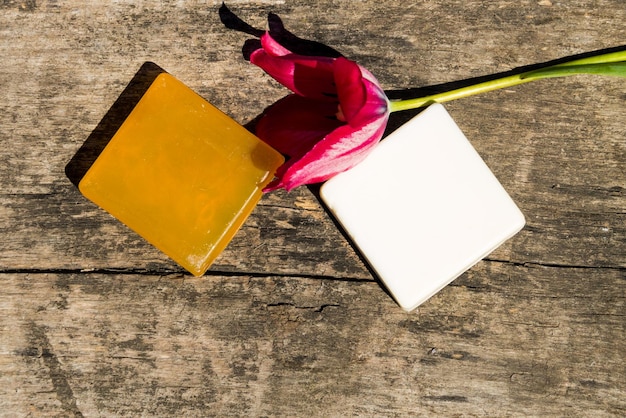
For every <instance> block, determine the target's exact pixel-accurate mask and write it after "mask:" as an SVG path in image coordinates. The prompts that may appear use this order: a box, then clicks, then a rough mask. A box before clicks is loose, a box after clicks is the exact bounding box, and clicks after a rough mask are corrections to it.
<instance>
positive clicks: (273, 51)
mask: <svg viewBox="0 0 626 418" xmlns="http://www.w3.org/2000/svg"><path fill="white" fill-rule="evenodd" d="M261 45H262V46H263V49H264V50H265V52H267V53H268V54H270V55H273V56H275V57H282V56H285V55H289V54H291V51H290V50H288V49H287V48H285V47H284V46H282V45H281V44H279V43H278V41H277V40H276V39H274V38H273V37H272V36H271V35H270V34H269V32H265V33H264V34H263V35H261Z"/></svg>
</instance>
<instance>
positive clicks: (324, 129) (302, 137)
mask: <svg viewBox="0 0 626 418" xmlns="http://www.w3.org/2000/svg"><path fill="white" fill-rule="evenodd" d="M336 111H337V104H336V103H331V102H321V101H317V100H312V99H307V98H305V97H301V96H298V95H295V94H292V95H289V96H287V97H285V98H283V99H281V100H279V101H278V102H276V103H275V104H273V105H272V106H271V107H270V108H269V109H267V110H266V112H265V114H264V115H263V117H261V119H260V120H259V121H258V123H257V126H256V135H257V136H258V137H259V138H261V139H262V140H263V141H265V142H266V143H267V144H269V145H270V146H271V147H273V148H274V149H276V150H278V151H279V152H281V153H283V154H285V155H288V156H290V157H294V158H299V157H300V156H302V155H304V154H305V153H307V152H308V151H310V150H311V148H313V145H315V144H316V143H317V142H318V141H320V140H321V139H322V138H324V137H325V136H326V135H328V133H330V132H331V131H333V130H334V129H336V128H337V127H339V126H341V125H342V124H343V123H342V122H340V121H338V120H337V119H335V118H334V113H335V112H336Z"/></svg>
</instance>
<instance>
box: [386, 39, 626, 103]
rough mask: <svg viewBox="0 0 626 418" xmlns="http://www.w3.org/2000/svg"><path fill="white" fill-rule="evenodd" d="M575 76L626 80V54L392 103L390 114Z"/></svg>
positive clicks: (601, 55)
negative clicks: (541, 80)
mask: <svg viewBox="0 0 626 418" xmlns="http://www.w3.org/2000/svg"><path fill="white" fill-rule="evenodd" d="M576 74H599V75H609V76H618V77H626V50H624V51H618V52H610V53H605V54H598V55H592V56H590V57H586V58H579V59H574V60H571V61H566V62H563V63H560V64H555V65H551V66H548V67H545V68H540V69H538V70H532V71H525V72H522V73H519V74H514V75H509V76H505V77H501V78H498V79H494V80H489V81H485V82H482V83H477V84H473V85H470V86H466V87H461V88H458V89H454V90H450V91H446V92H443V93H437V94H431V95H428V96H424V97H418V98H415V99H407V100H396V101H391V102H390V111H391V112H397V111H400V110H409V109H417V108H420V107H424V106H427V105H429V104H432V103H444V102H449V101H451V100H456V99H461V98H464V97H469V96H473V95H476V94H480V93H486V92H488V91H493V90H498V89H502V88H506V87H512V86H517V85H518V84H523V83H528V82H530V81H535V80H540V79H542V78H553V77H566V76H570V75H576Z"/></svg>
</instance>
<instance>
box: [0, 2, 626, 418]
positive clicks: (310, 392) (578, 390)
mask: <svg viewBox="0 0 626 418" xmlns="http://www.w3.org/2000/svg"><path fill="white" fill-rule="evenodd" d="M228 5H229V7H230V8H231V10H232V11H233V12H235V13H236V14H238V15H239V16H240V17H241V18H243V19H244V20H246V21H247V22H249V23H251V24H252V25H254V26H256V27H260V28H264V27H265V24H266V16H267V13H268V12H270V11H272V12H275V13H277V14H279V15H280V16H281V17H282V18H283V20H284V22H285V25H286V26H287V27H288V28H290V29H291V30H292V31H294V32H295V33H296V34H298V35H300V36H302V37H305V38H309V39H315V40H318V41H321V42H324V43H326V44H328V45H330V46H333V47H335V48H336V49H338V50H339V51H341V52H342V53H344V54H345V55H346V56H348V57H351V58H353V59H356V60H358V61H359V62H360V63H362V64H363V65H365V66H366V67H368V68H369V69H370V70H371V71H372V72H373V73H375V74H376V75H377V77H378V78H379V80H380V81H381V83H382V84H383V86H384V87H385V88H386V89H389V90H403V89H407V88H417V87H426V86H433V85H438V84H441V83H447V82H453V81H458V80H465V79H468V78H472V77H477V76H482V75H488V74H492V73H497V72H501V71H506V70H509V69H512V68H516V67H520V66H525V65H529V64H534V63H541V62H546V61H550V60H552V59H555V58H559V57H563V56H571V55H575V54H579V53H583V52H586V51H593V50H598V49H604V48H610V47H616V46H617V47H619V46H624V45H626V25H625V22H626V3H625V2H624V0H539V1H538V0H518V1H510V0H494V1H486V0H485V1H480V0H462V1H458V0H455V1H440V0H420V1H407V0H386V1H380V0H363V1H315V2H311V1H308V0H294V1H278V0H267V1H243V0H239V1H236V0H232V1H230V2H229V4H228ZM219 6H220V2H218V1H200V0H180V1H140V0H138V1H131V0H128V1H116V2H106V1H101V0H87V1H83V0H81V1H79V0H28V1H12V0H4V1H0V58H1V60H2V61H1V65H0V144H1V147H0V162H1V164H0V234H1V235H0V236H1V238H2V239H1V240H0V284H1V286H0V415H2V416H8V417H13V416H15V417H21V416H226V415H231V416H325V417H330V416H433V415H437V416H480V415H489V416H624V415H625V414H626V370H625V369H626V366H625V365H624V358H625V357H626V342H625V337H626V332H625V322H626V318H625V299H626V191H625V190H626V169H625V168H624V167H625V165H624V163H625V162H626V123H625V122H626V116H625V112H624V103H625V99H626V80H623V79H609V78H599V77H587V76H577V77H575V78H571V79H567V80H549V81H540V82H536V83H531V84H527V85H524V86H519V87H516V88H512V89H508V90H505V91H499V92H494V93H489V94H486V95H483V96H480V97H475V98H471V99H465V100H462V101H458V102H453V103H450V104H449V105H447V108H448V110H449V112H450V113H451V114H452V116H453V117H454V118H455V119H456V121H457V122H458V124H459V126H460V127H461V128H462V129H463V130H464V132H465V133H466V135H467V136H468V138H469V139H470V140H471V142H472V143H473V144H474V146H475V147H476V149H477V150H478V152H479V153H480V154H481V155H482V156H483V158H484V159H485V161H486V162H487V164H488V165H489V166H490V167H491V169H492V170H493V171H494V173H495V174H496V176H497V177H498V178H499V179H500V181H501V182H502V184H503V185H504V187H505V188H506V189H507V190H508V191H509V192H510V194H511V195H512V197H513V199H514V200H515V201H516V202H517V204H518V205H519V206H520V208H521V209H522V211H523V212H524V214H525V215H526V218H527V226H526V227H525V228H524V229H523V230H522V231H521V232H520V233H519V234H518V235H517V236H515V237H514V238H513V239H511V240H510V241H508V242H507V243H506V244H504V245H503V246H502V247H501V248H499V249H498V250H496V251H495V252H494V253H493V254H491V255H490V256H489V257H488V258H487V259H486V260H484V261H482V262H480V263H479V264H478V265H476V266H475V267H474V268H472V269H471V270H470V271H469V272H467V273H466V274H464V275H463V276H462V277H460V278H459V279H457V280H456V281H455V282H453V283H452V284H451V285H449V286H448V287H446V288H445V289H444V290H443V291H441V292H440V293H439V294H437V295H436V296H434V297H433V298H432V299H431V300H429V301H428V302H427V303H425V304H424V305H422V306H421V307H420V308H419V309H418V310H416V311H415V312H413V313H409V314H407V313H404V312H403V311H402V310H401V309H400V308H399V307H397V305H396V304H395V303H394V302H393V300H391V299H390V298H389V296H388V295H387V294H386V293H385V292H384V291H383V290H382V289H381V286H380V285H379V283H378V282H377V281H376V280H375V278H373V277H372V275H371V274H370V273H369V271H368V269H367V268H366V267H365V265H364V264H363V262H362V261H361V260H360V258H359V256H358V255H357V254H356V253H355V251H354V250H353V248H352V247H351V245H350V244H349V242H347V241H346V239H345V238H344V237H343V235H342V234H341V232H339V231H338V230H337V228H336V227H335V225H334V223H333V221H332V220H331V219H330V217H329V216H328V214H327V213H326V212H325V211H324V209H323V208H322V207H321V206H320V204H319V202H318V200H317V199H316V197H315V193H314V192H315V190H313V189H308V188H306V187H303V188H299V189H298V190H296V191H293V192H291V193H284V192H276V193H272V194H269V195H267V196H265V197H264V198H263V200H262V201H261V203H260V205H259V206H258V207H257V209H256V210H255V212H254V214H253V215H252V217H251V218H250V219H249V220H248V221H247V223H246V224H245V226H244V227H243V229H242V230H241V231H240V233H239V234H238V235H237V237H236V238H235V239H234V241H233V242H232V243H231V245H230V246H229V247H228V249H227V250H226V251H225V252H224V253H223V255H222V256H221V257H220V258H219V260H218V261H217V262H216V264H215V265H214V266H213V267H212V268H211V270H210V271H209V272H208V273H207V275H206V276H205V277H202V278H192V277H190V276H189V275H187V274H185V273H184V271H182V270H181V269H180V268H179V267H178V266H176V265H175V264H174V263H172V262H171V261H170V260H168V259H167V258H166V257H165V256H163V255H162V254H160V253H159V252H158V251H156V250H155V249H154V248H152V247H151V246H150V245H148V244H146V243H145V242H144V241H143V240H142V239H141V238H139V237H138V236H137V235H135V234H134V233H132V232H130V231H129V230H128V229H127V228H125V227H124V226H123V225H121V224H120V223H118V222H117V221H116V220H114V219H112V218H111V217H110V216H109V215H107V214H106V213H104V212H103V211H102V210H100V209H99V208H97V207H96V206H94V205H93V204H91V203H90V202H88V201H87V200H86V199H85V198H83V197H82V196H81V194H80V193H79V192H78V190H77V189H76V188H75V187H74V185H73V184H72V183H71V182H70V181H69V179H68V177H67V176H66V174H65V172H64V170H65V166H66V164H67V163H68V161H69V160H70V159H71V158H72V157H73V155H74V154H75V153H76V151H77V150H78V149H79V148H80V147H81V145H82V144H83V143H84V141H85V140H86V139H87V138H88V137H89V136H90V135H91V134H92V132H93V131H94V129H95V128H96V127H97V126H98V123H99V121H100V120H101V119H102V117H103V116H104V115H105V114H106V113H107V110H108V109H109V108H110V107H111V105H112V104H113V103H114V102H115V101H116V99H117V98H118V97H119V96H120V94H121V92H122V91H123V90H124V88H125V86H126V85H127V83H128V82H129V81H130V80H131V78H132V77H133V75H134V74H135V72H136V71H137V70H138V69H139V67H140V66H141V65H142V64H143V63H144V62H145V61H153V62H155V63H157V64H158V65H160V66H161V67H163V68H164V69H166V70H167V71H169V72H170V73H172V74H173V75H174V76H176V77H178V78H179V79H180V80H182V81H183V82H185V83H186V84H188V85H189V86H190V87H192V88H193V89H195V90H196V91H197V92H198V93H200V94H201V95H202V96H204V97H205V98H207V99H208V100H209V101H211V102H212V103H214V104H215V105H217V106H218V107H220V108H221V109H223V110H224V111H225V112H227V113H228V114H230V115H231V116H233V117H234V118H235V119H236V120H238V121H240V122H241V123H246V122H248V121H250V120H252V119H254V118H255V116H257V115H258V114H259V113H260V112H261V111H262V109H263V108H264V107H266V106H268V105H269V104H271V103H273V102H274V101H276V100H277V99H279V98H281V97H282V96H284V95H285V94H286V91H285V90H284V89H283V88H282V87H281V86H279V85H277V83H275V82H274V81H273V80H271V79H270V78H269V77H267V76H266V75H264V74H262V72H261V71H260V70H259V69H257V68H255V67H253V66H251V65H249V64H248V63H247V62H245V61H244V60H243V59H242V57H241V52H240V48H241V45H242V43H243V41H244V40H245V39H246V38H247V36H246V35H244V34H242V33H239V32H235V31H231V30H227V29H225V28H224V26H223V25H222V24H221V23H220V20H219V17H218V9H219ZM403 117H406V115H403V116H402V115H401V116H398V117H396V118H395V119H394V121H393V124H396V125H397V124H398V123H400V122H401V121H402V118H403ZM416 216H419V215H418V212H417V211H416Z"/></svg>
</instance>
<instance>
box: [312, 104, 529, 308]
mask: <svg viewBox="0 0 626 418" xmlns="http://www.w3.org/2000/svg"><path fill="white" fill-rule="evenodd" d="M321 197H322V200H323V201H324V202H325V203H326V205H327V206H328V208H329V210H330V211H331V212H332V213H333V215H334V216H335V217H336V219H337V220H338V221H339V223H340V224H341V225H342V226H343V228H344V229H345V231H346V233H347V234H348V235H349V236H350V238H351V239H352V240H353V241H354V243H355V244H356V246H357V247H358V248H359V250H360V251H361V253H362V254H363V256H364V257H365V258H366V259H367V261H368V262H369V263H370V265H371V267H372V268H373V270H374V271H375V272H376V274H377V275H378V276H379V278H380V279H381V280H382V282H383V283H384V285H385V286H386V287H387V289H388V290H389V292H390V293H391V294H392V295H393V297H394V298H395V299H396V301H397V302H398V304H399V305H400V306H401V307H402V308H403V309H405V310H406V311H411V310H413V309H415V308H416V307H417V306H419V305H420V304H422V303H423V302H425V301H426V300H427V299H428V298H430V297H431V296H433V295H434V294H435V293H437V292H438V291H439V290H441V289H442V288H443V287H445V286H446V285H447V284H448V283H450V282H451V281H452V280H454V279H455V278H457V277H458V276H459V275H461V274H462V273H463V272H465V271H466V270H467V269H469V268H470V267H472V266H473V265H474V264H476V263H477V262H478V261H480V260H481V259H482V258H484V257H485V256H487V255H488V254H489V253H490V252H491V251H493V250H494V249H496V248H497V247H498V246H499V245H500V244H502V243H503V242H504V241H505V240H507V239H508V238H510V237H511V236H513V235H515V234H516V233H517V232H518V231H519V230H520V229H522V227H523V226H524V223H525V221H524V215H523V214H522V213H521V212H520V210H519V209H518V208H517V206H516V205H515V203H514V202H513V200H511V198H510V197H509V195H508V194H507V192H506V191H505V190H504V188H503V187H502V186H501V185H500V183H499V182H498V180H497V179H496V178H495V176H494V175H493V173H492V172H491V170H489V168H488V167H487V165H486V164H485V163H484V161H483V160H482V159H481V158H480V156H479V155H478V153H477V152H476V150H475V149H474V148H473V147H472V145H471V144H470V143H469V141H468V140H467V138H466V137H465V135H463V132H461V130H460V129H459V128H458V126H457V125H456V123H455V122H454V120H453V119H452V118H451V117H450V115H449V114H448V112H447V111H446V110H445V108H444V107H443V106H442V105H440V104H434V105H432V106H430V107H428V108H427V109H426V110H424V111H423V112H422V113H420V114H419V115H417V116H416V117H414V118H413V119H411V120H410V121H409V122H407V123H406V124H405V125H403V126H401V127H400V128H399V129H397V130H396V131H395V132H393V133H392V134H391V135H389V136H388V137H387V138H386V139H384V140H383V141H382V142H381V143H380V145H379V146H378V147H377V148H376V149H375V150H374V151H373V152H372V153H371V154H370V155H369V156H368V157H367V158H366V159H365V160H364V161H363V162H362V163H360V164H359V165H357V166H356V167H354V168H352V169H350V170H348V171H346V172H344V173H341V174H339V175H337V176H335V177H334V178H332V179H331V180H329V181H327V182H326V183H325V184H324V185H323V186H322V189H321Z"/></svg>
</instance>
